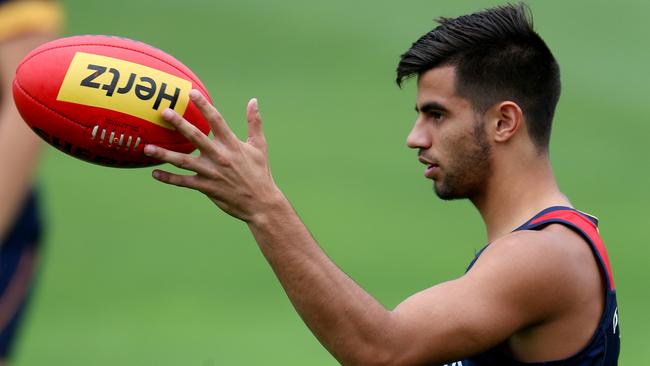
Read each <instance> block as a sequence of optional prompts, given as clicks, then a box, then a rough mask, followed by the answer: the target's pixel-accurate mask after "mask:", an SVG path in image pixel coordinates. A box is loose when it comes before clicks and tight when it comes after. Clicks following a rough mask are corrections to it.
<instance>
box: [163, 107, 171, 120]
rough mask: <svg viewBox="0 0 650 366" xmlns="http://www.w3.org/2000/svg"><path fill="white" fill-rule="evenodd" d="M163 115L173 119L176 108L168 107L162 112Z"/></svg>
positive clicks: (165, 117)
mask: <svg viewBox="0 0 650 366" xmlns="http://www.w3.org/2000/svg"><path fill="white" fill-rule="evenodd" d="M162 116H163V118H164V119H172V117H173V116H174V110H173V109H170V108H167V109H165V110H164V111H163V112H162Z"/></svg>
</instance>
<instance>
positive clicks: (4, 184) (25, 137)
mask: <svg viewBox="0 0 650 366" xmlns="http://www.w3.org/2000/svg"><path fill="white" fill-rule="evenodd" d="M51 38H52V36H49V35H42V34H30V35H24V36H21V37H17V38H14V39H11V40H7V41H4V42H0V202H2V205H0V243H1V242H2V240H1V239H2V238H4V237H5V235H6V234H7V231H8V230H9V228H10V227H11V225H12V224H13V220H14V217H15V215H16V214H17V210H18V209H19V208H20V206H21V204H22V202H23V200H24V198H25V195H26V194H27V192H28V190H29V188H30V187H31V181H32V177H33V175H34V172H35V171H36V166H37V163H38V157H39V152H40V147H41V140H40V139H39V138H38V136H36V134H34V133H33V132H32V131H31V130H30V129H29V127H28V126H27V125H26V124H25V122H23V120H22V118H21V117H20V114H18V110H16V107H15V105H14V102H13V97H12V93H11V83H12V81H13V78H14V73H15V71H16V67H17V66H18V63H19V62H20V61H21V60H22V59H23V57H24V56H25V55H26V54H27V53H28V52H29V51H31V50H32V49H34V48H36V47H37V46H38V45H40V44H42V43H44V42H47V41H49V40H50V39H51Z"/></svg>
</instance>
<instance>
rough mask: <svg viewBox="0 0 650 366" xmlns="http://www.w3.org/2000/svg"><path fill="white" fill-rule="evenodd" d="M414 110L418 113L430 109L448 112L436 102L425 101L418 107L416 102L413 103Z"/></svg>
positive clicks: (426, 111)
mask: <svg viewBox="0 0 650 366" xmlns="http://www.w3.org/2000/svg"><path fill="white" fill-rule="evenodd" d="M415 111H416V112H418V113H420V112H422V113H428V112H432V111H438V112H443V113H449V110H448V109H447V108H446V107H445V106H443V105H442V104H440V103H438V102H426V103H424V104H423V105H422V106H421V107H419V108H418V106H417V104H416V105H415Z"/></svg>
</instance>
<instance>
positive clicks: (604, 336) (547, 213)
mask: <svg viewBox="0 0 650 366" xmlns="http://www.w3.org/2000/svg"><path fill="white" fill-rule="evenodd" d="M550 224H561V225H564V226H566V227H568V228H570V229H572V230H573V231H575V232H576V233H578V234H580V236H582V238H583V239H584V240H585V242H587V244H588V245H589V247H590V248H591V250H592V252H593V253H594V256H595V258H596V260H597V262H598V266H599V267H600V270H601V273H602V275H603V278H604V279H605V283H606V286H607V289H606V292H605V307H604V309H603V313H602V315H601V317H600V322H599V323H598V327H597V328H596V331H595V332H594V335H593V336H592V338H591V340H590V341H589V343H588V344H587V345H586V346H585V347H584V348H583V349H582V350H580V351H578V352H577V353H576V354H575V355H573V356H571V357H569V358H566V359H563V360H553V361H546V362H535V363H525V362H519V361H517V360H514V359H513V358H512V357H511V356H510V355H508V354H506V353H504V352H503V351H501V350H500V349H499V348H498V347H497V348H493V349H490V350H487V351H485V352H483V353H482V354H479V355H476V356H473V357H470V358H468V359H466V360H462V361H457V362H453V363H449V364H447V365H445V366H616V365H618V354H619V351H620V333H619V325H618V306H617V305H616V289H615V287H614V281H613V278H612V271H611V267H610V265H609V259H608V257H607V251H606V250H605V246H604V244H603V241H602V240H601V239H600V234H599V233H598V220H597V219H596V218H595V217H592V216H589V215H587V214H584V213H582V212H580V211H577V210H575V209H573V208H570V207H562V206H556V207H550V208H547V209H545V210H544V211H542V212H540V213H538V214H537V215H535V216H534V217H533V218H532V219H530V220H528V221H527V222H526V223H525V224H523V225H521V226H520V227H518V228H517V229H516V230H515V231H519V230H541V229H543V228H544V227H546V226H548V225H550ZM484 249H485V248H483V249H482V250H481V251H480V252H479V253H478V254H477V255H476V258H474V260H473V261H472V263H471V264H470V266H469V268H468V269H467V270H468V271H469V270H470V268H472V266H473V265H474V263H475V262H476V260H477V259H478V257H479V256H480V255H481V253H482V252H483V250H484Z"/></svg>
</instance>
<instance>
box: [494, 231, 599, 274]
mask: <svg viewBox="0 0 650 366" xmlns="http://www.w3.org/2000/svg"><path fill="white" fill-rule="evenodd" d="M484 256H485V257H486V258H490V259H491V260H494V261H498V262H501V261H511V260H518V261H523V262H524V263H528V264H530V265H536V266H537V265H543V266H553V267H555V266H557V265H562V264H571V263H573V264H576V260H580V261H588V262H589V263H593V254H592V251H591V248H590V246H589V244H588V243H587V242H586V241H585V240H584V239H583V238H582V237H581V236H580V234H578V233H577V232H575V231H574V230H573V229H571V228H569V227H567V226H565V225H562V224H551V225H548V226H547V227H545V228H544V229H542V230H518V231H514V232H512V233H509V234H507V235H505V236H503V237H501V238H499V239H497V240H495V241H493V242H492V243H490V245H488V247H487V248H486V250H485V253H484V255H482V256H481V257H484Z"/></svg>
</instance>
